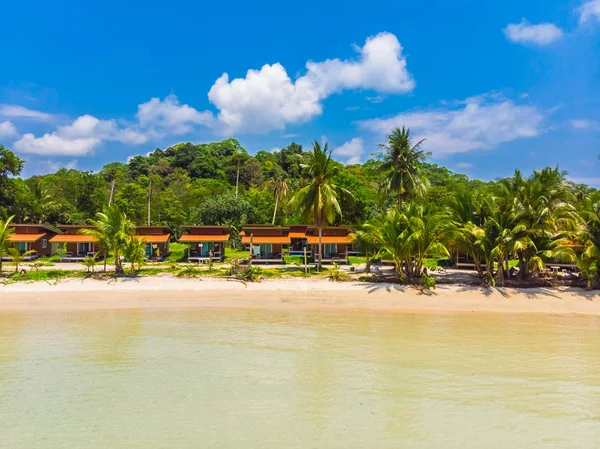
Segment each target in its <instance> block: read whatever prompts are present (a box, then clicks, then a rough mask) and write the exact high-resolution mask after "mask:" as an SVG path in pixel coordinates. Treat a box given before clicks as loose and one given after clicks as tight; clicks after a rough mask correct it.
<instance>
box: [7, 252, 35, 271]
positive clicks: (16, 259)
mask: <svg viewBox="0 0 600 449" xmlns="http://www.w3.org/2000/svg"><path fill="white" fill-rule="evenodd" d="M7 252H8V255H9V257H10V260H11V261H12V263H14V264H15V273H17V272H18V271H19V265H21V264H22V263H23V262H25V257H27V256H29V255H30V254H33V253H35V251H34V250H29V251H25V252H24V253H23V254H21V251H19V249H18V248H8V251H7Z"/></svg>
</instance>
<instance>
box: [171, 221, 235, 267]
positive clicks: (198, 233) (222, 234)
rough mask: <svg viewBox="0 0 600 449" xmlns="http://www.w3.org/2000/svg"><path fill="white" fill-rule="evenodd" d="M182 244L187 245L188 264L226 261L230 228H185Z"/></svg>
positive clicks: (180, 239)
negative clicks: (226, 247) (226, 246)
mask: <svg viewBox="0 0 600 449" xmlns="http://www.w3.org/2000/svg"><path fill="white" fill-rule="evenodd" d="M183 229H184V231H185V234H183V235H182V236H181V237H179V242H180V243H187V244H188V245H189V246H188V262H206V261H208V260H214V261H219V262H223V260H225V243H226V242H227V241H228V240H229V236H230V235H231V231H230V230H229V226H184V228H183Z"/></svg>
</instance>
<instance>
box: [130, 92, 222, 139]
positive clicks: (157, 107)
mask: <svg viewBox="0 0 600 449" xmlns="http://www.w3.org/2000/svg"><path fill="white" fill-rule="evenodd" d="M137 119H138V121H139V124H140V127H141V128H145V129H151V130H154V131H156V132H164V133H170V134H174V135H182V134H186V133H188V132H190V131H192V129H193V126H194V125H205V126H211V125H212V124H213V121H214V117H213V115H212V113H211V112H209V111H198V110H196V109H194V108H193V107H191V106H189V105H187V104H183V105H182V104H179V100H178V99H177V97H176V96H175V95H169V96H168V97H166V98H165V99H164V100H161V99H160V98H152V99H150V101H148V102H146V103H143V104H140V105H139V106H138V112H137Z"/></svg>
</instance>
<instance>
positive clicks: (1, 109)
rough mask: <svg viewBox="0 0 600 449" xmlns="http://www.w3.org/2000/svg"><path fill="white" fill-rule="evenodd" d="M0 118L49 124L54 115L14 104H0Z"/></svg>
mask: <svg viewBox="0 0 600 449" xmlns="http://www.w3.org/2000/svg"><path fill="white" fill-rule="evenodd" d="M0 117H5V118H11V119H29V120H37V121H40V122H51V121H53V120H54V118H55V117H54V115H52V114H48V113H46V112H41V111H35V110H33V109H27V108H26V107H23V106H19V105H14V104H0Z"/></svg>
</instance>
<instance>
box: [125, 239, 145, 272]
mask: <svg viewBox="0 0 600 449" xmlns="http://www.w3.org/2000/svg"><path fill="white" fill-rule="evenodd" d="M123 255H124V256H125V259H127V261H128V262H129V263H130V264H131V276H132V277H133V276H134V275H135V265H136V264H138V265H139V266H141V265H142V262H143V261H144V259H145V258H146V240H145V239H140V238H137V237H136V236H135V235H130V236H128V237H127V240H126V241H125V246H124V247H123Z"/></svg>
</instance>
